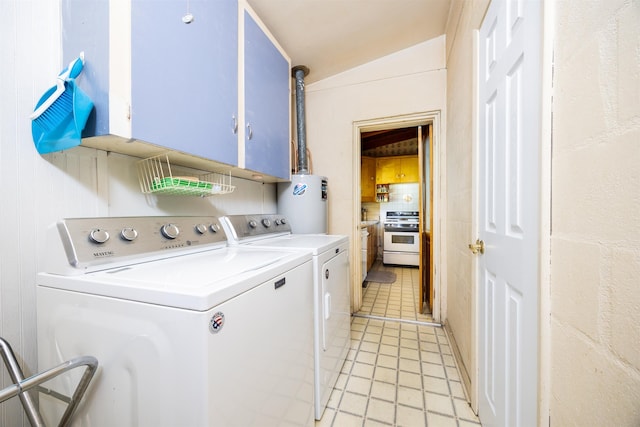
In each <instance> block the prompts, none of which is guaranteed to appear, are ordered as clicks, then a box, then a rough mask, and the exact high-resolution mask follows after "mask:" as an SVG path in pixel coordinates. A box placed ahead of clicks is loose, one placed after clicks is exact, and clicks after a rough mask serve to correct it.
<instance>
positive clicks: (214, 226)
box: [209, 224, 220, 233]
mask: <svg viewBox="0 0 640 427" xmlns="http://www.w3.org/2000/svg"><path fill="white" fill-rule="evenodd" d="M209 229H211V231H212V232H213V233H217V232H218V231H220V224H211V225H210V226H209Z"/></svg>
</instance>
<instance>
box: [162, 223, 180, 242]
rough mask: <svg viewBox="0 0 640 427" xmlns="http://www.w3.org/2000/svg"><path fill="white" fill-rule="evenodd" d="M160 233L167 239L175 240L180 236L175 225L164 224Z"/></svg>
mask: <svg viewBox="0 0 640 427" xmlns="http://www.w3.org/2000/svg"><path fill="white" fill-rule="evenodd" d="M160 232H161V233H162V235H163V236H164V237H166V238H167V239H172V240H173V239H175V238H176V237H178V234H180V229H179V228H178V226H177V225H175V224H165V225H163V226H162V227H161V228H160Z"/></svg>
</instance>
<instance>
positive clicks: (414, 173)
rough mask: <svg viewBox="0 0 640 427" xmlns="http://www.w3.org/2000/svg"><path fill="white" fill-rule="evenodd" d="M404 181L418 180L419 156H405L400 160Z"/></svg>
mask: <svg viewBox="0 0 640 427" xmlns="http://www.w3.org/2000/svg"><path fill="white" fill-rule="evenodd" d="M400 167H401V177H402V182H418V181H419V180H420V176H419V174H418V167H419V166H418V157H403V158H402V159H401V162H400Z"/></svg>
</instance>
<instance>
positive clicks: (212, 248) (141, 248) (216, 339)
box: [37, 217, 314, 427]
mask: <svg viewBox="0 0 640 427" xmlns="http://www.w3.org/2000/svg"><path fill="white" fill-rule="evenodd" d="M50 234H51V237H50V239H51V240H50V241H51V242H52V243H51V244H49V246H47V247H48V248H49V249H48V255H50V257H51V260H50V262H49V263H48V266H47V271H46V272H44V273H40V274H39V275H38V277H37V314H38V363H39V366H40V367H41V368H48V367H51V366H55V365H57V364H59V363H61V362H63V361H65V360H68V359H70V358H72V357H75V356H77V355H79V354H87V355H92V356H95V357H96V358H97V359H98V362H99V368H98V371H97V373H96V376H95V377H94V380H93V381H92V383H91V385H90V387H89V389H88V391H87V393H86V394H85V396H84V399H83V402H81V404H80V407H79V408H78V412H77V413H76V414H75V416H74V420H73V423H72V425H74V426H91V427H100V426H102V427H113V426H118V427H128V426H130V427H160V426H166V427H176V426H194V427H195V426H198V427H200V426H242V427H245V426H260V427H262V426H292V427H293V426H311V425H313V417H314V412H313V408H314V401H313V372H314V371H313V370H314V365H313V360H314V358H313V346H314V344H313V338H312V337H313V320H312V318H311V316H309V314H308V311H309V310H310V308H311V307H312V304H313V292H312V290H313V287H312V284H311V280H310V277H311V274H312V257H311V255H310V253H308V252H301V251H291V250H285V249H265V248H253V247H248V246H234V247H229V246H228V245H227V242H226V236H225V233H224V231H223V230H222V229H221V227H220V223H219V221H218V220H217V219H216V218H212V217H127V218H84V219H65V220H62V221H60V222H59V223H58V224H57V225H56V226H54V227H52V230H51V233H50ZM80 374H81V373H78V376H79V375H80ZM73 375H74V374H73V373H72V374H71V375H67V376H60V377H58V379H57V380H56V381H51V382H50V383H47V384H45V386H47V387H49V388H50V389H52V390H54V392H53V393H52V394H46V393H44V394H43V393H41V395H40V405H41V411H42V412H43V415H44V417H45V421H46V422H47V424H48V425H57V420H58V417H59V416H60V415H61V414H62V412H63V411H64V407H65V406H66V404H65V403H61V402H60V401H59V400H57V399H55V398H53V397H52V396H53V395H55V393H62V394H66V395H69V393H71V392H72V391H73V390H74V388H75V382H76V381H77V379H78V378H77V377H74V376H73Z"/></svg>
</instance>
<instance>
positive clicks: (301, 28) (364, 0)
mask: <svg viewBox="0 0 640 427" xmlns="http://www.w3.org/2000/svg"><path fill="white" fill-rule="evenodd" d="M247 2H248V3H249V4H250V5H251V7H252V8H253V9H254V10H255V11H256V13H257V14H258V16H260V18H261V19H262V21H263V22H264V24H265V25H266V26H267V28H269V30H270V31H271V33H272V34H273V35H274V37H275V38H276V39H277V40H278V42H279V43H280V45H281V46H282V48H283V49H284V50H285V51H286V52H287V53H288V54H289V56H290V57H291V65H292V66H296V65H305V66H307V67H308V68H309V70H310V72H309V75H307V76H306V77H305V83H307V84H308V83H313V82H315V81H318V80H322V79H324V78H327V77H329V76H332V75H334V74H338V73H341V72H343V71H346V70H348V69H350V68H353V67H356V66H358V65H362V64H365V63H367V62H370V61H372V60H374V59H377V58H380V57H383V56H386V55H389V54H391V53H393V52H397V51H399V50H402V49H405V48H408V47H410V46H413V45H415V44H418V43H421V42H423V41H426V40H430V39H433V38H435V37H438V36H440V35H442V34H444V32H445V25H446V22H447V17H448V13H449V5H450V2H451V0H247Z"/></svg>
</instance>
